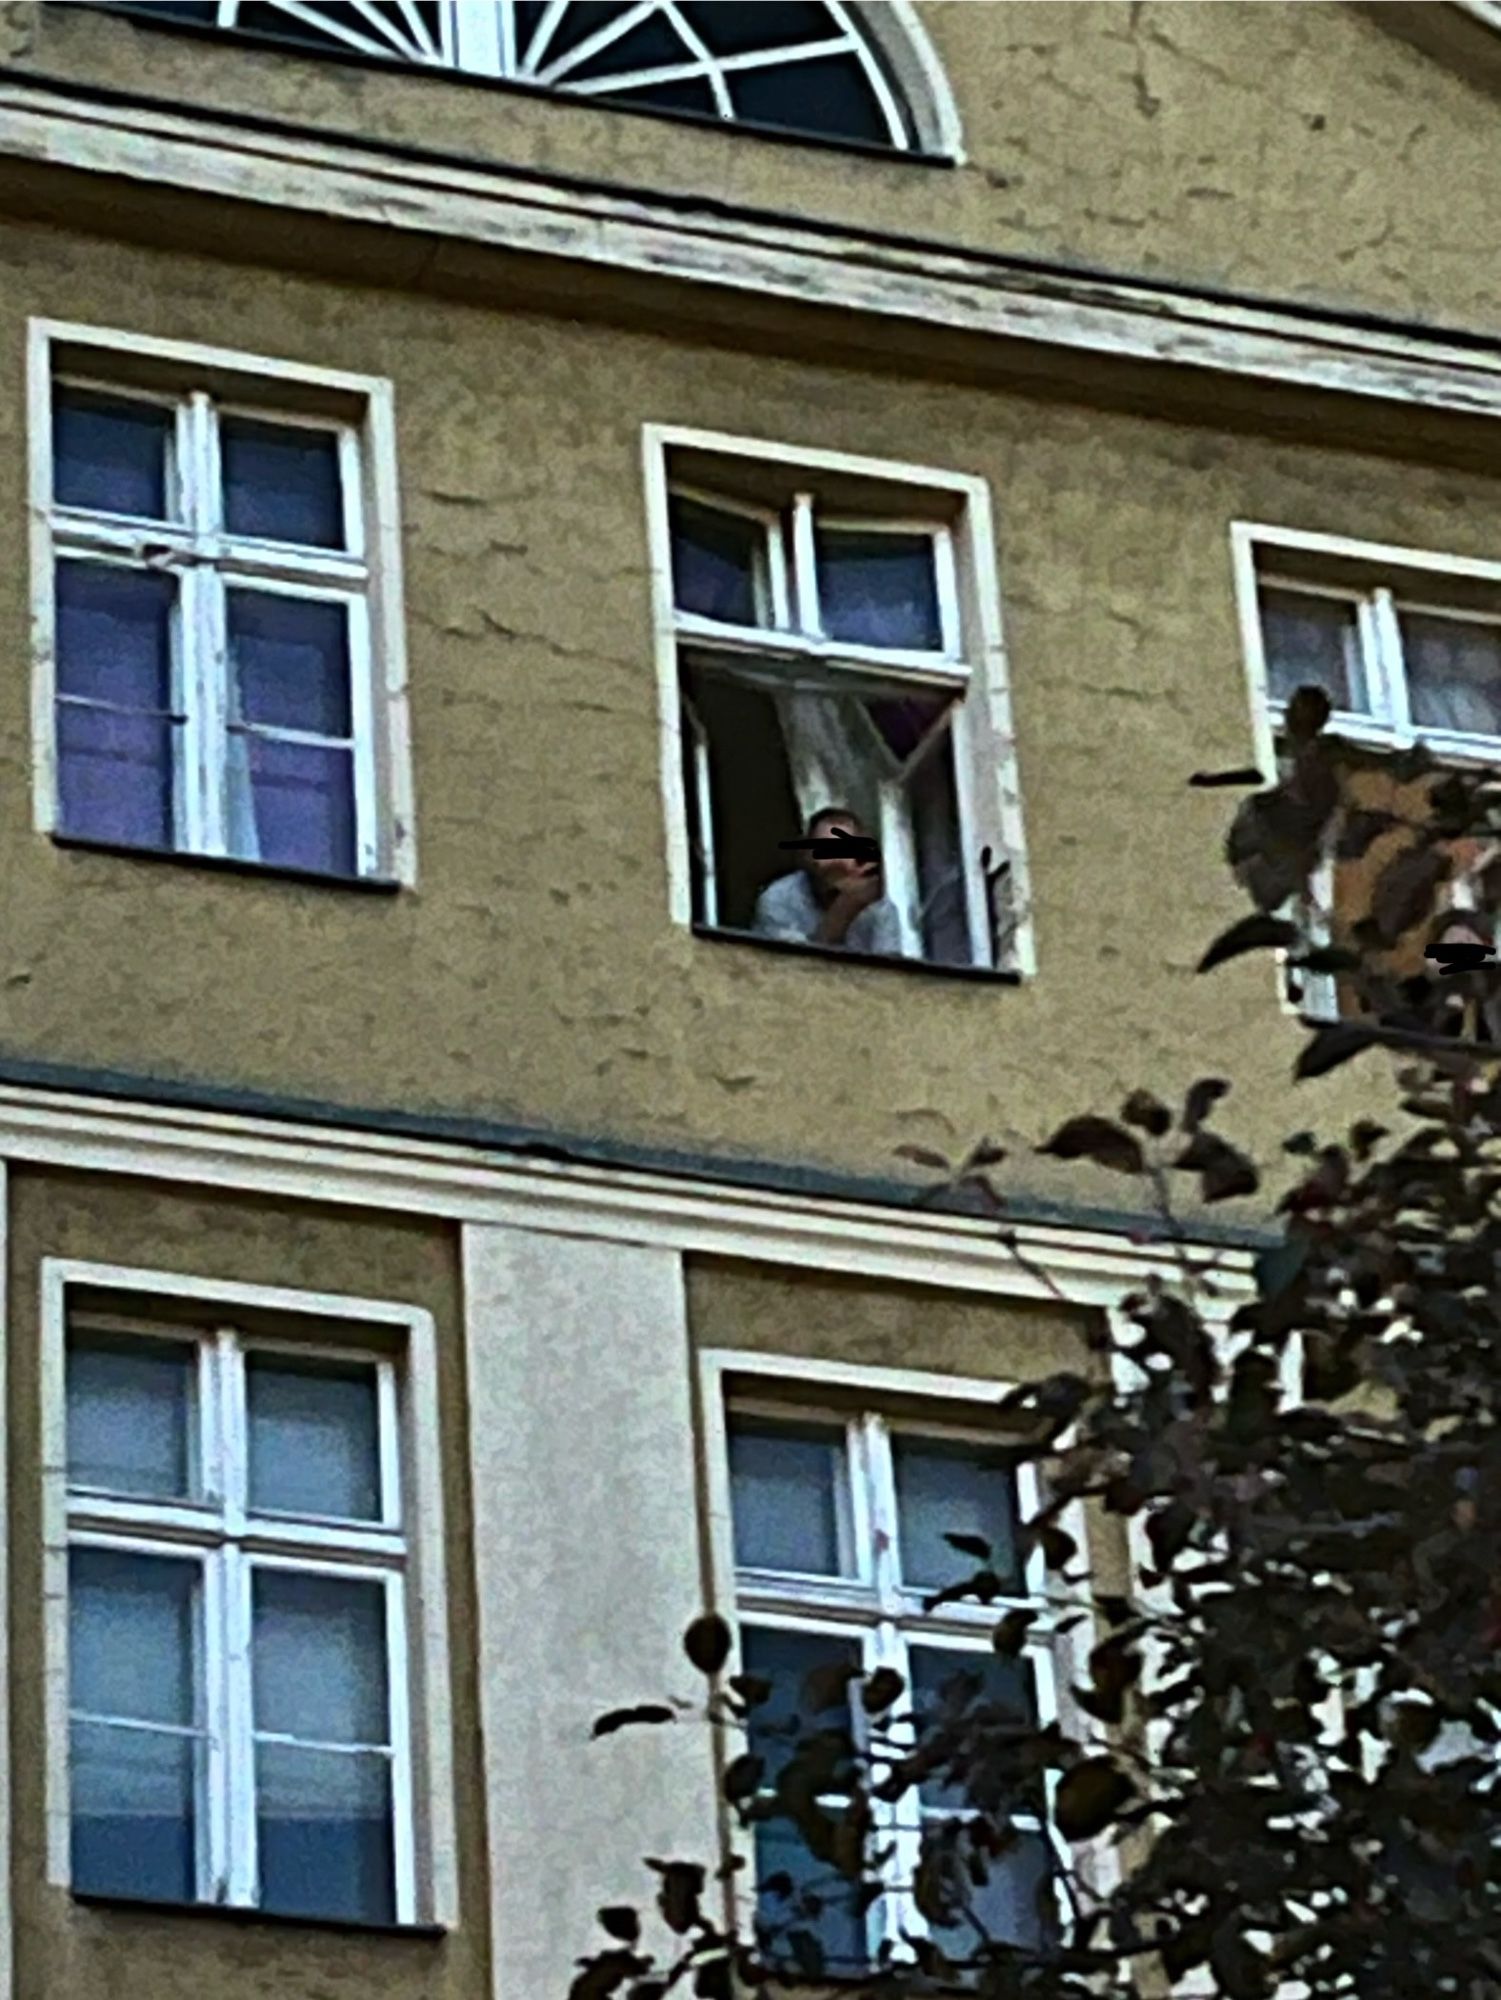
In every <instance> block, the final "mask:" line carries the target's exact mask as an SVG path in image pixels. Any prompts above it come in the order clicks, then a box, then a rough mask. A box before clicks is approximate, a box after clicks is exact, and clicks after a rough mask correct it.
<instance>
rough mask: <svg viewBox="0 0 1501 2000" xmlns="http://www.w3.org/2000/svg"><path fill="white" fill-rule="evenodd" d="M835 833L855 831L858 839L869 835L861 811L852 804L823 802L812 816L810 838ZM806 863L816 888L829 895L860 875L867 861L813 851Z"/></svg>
mask: <svg viewBox="0 0 1501 2000" xmlns="http://www.w3.org/2000/svg"><path fill="white" fill-rule="evenodd" d="M835 833H848V834H852V835H854V836H855V837H856V838H858V839H865V838H867V837H868V836H867V835H866V832H865V827H864V824H863V823H862V821H861V819H860V816H859V814H858V813H852V812H851V811H850V809H849V807H848V806H820V807H819V809H818V811H817V812H816V813H813V814H812V815H810V817H809V820H808V824H807V828H806V837H807V838H808V839H809V840H827V839H828V837H829V836H830V835H831V834H835ZM805 866H806V868H807V870H808V874H809V876H810V877H811V878H812V882H813V887H814V890H815V892H817V893H818V894H820V895H821V896H822V897H824V898H827V897H829V896H832V895H833V894H834V893H835V892H836V891H837V890H838V889H839V888H841V887H842V886H843V884H844V883H846V882H847V881H849V879H850V878H851V876H853V875H858V874H859V873H860V871H861V870H862V869H863V868H864V867H865V866H866V863H864V862H863V861H857V860H856V859H855V858H854V856H853V855H849V854H815V853H812V852H811V851H810V852H809V854H808V856H807V859H806V862H805Z"/></svg>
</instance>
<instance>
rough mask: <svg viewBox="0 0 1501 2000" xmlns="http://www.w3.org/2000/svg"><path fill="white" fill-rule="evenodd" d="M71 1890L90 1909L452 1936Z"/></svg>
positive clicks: (347, 1931)
mask: <svg viewBox="0 0 1501 2000" xmlns="http://www.w3.org/2000/svg"><path fill="white" fill-rule="evenodd" d="M70 1894H71V1895H72V1898H73V1901H74V1902H75V1903H81V1904H82V1905H83V1906H84V1907H85V1908H86V1909H97V1910H123V1911H126V1912H128V1913H131V1914H134V1915H136V1916H163V1917H172V1918H176V1917H208V1918H211V1919H212V1920H213V1921H214V1922H215V1923H231V1924H256V1925H268V1924H269V1925H285V1926H286V1928H287V1929H289V1930H303V1931H308V1930H312V1931H333V1932H335V1933H337V1934H339V1935H340V1936H346V1935H358V1936H360V1937H389V1938H411V1939H420V1940H423V1941H425V1942H428V1943H437V1942H441V1940H443V1939H444V1938H446V1937H447V1936H448V1932H447V1931H446V1930H445V1929H444V1927H443V1926H442V1925H441V1924H383V1923H378V1922H374V1921H372V1920H370V1919H369V1918H362V1917H307V1916H298V1915H294V1914H293V1913H292V1912H290V1911H281V1910H250V1909H241V1908H239V1907H237V1906H235V1905H233V1904H230V1903H177V1902H168V1901H165V1900H162V1901H159V1900H158V1899H157V1898H155V1897H152V1896H112V1895H106V1894H103V1893H101V1892H100V1891H97V1890H92V1889H73V1890H71V1891H70Z"/></svg>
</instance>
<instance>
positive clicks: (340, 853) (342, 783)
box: [247, 736, 357, 875]
mask: <svg viewBox="0 0 1501 2000" xmlns="http://www.w3.org/2000/svg"><path fill="white" fill-rule="evenodd" d="M247 749H248V755H249V773H250V797H251V809H252V812H253V815H254V822H255V839H256V851H255V855H254V858H255V859H257V860H260V861H265V862H268V863H270V864H271V865H272V866H274V867H282V868H310V869H316V870H318V871H319V872H320V873H323V874H329V875H353V874H355V873H356V872H357V871H356V867H355V837H354V759H353V756H352V754H351V753H350V751H348V750H347V749H326V748H325V747H324V746H323V745H322V744H317V743H279V742H275V741H273V740H270V739H268V738H266V737H264V736H251V737H250V738H249V739H248V741H247Z"/></svg>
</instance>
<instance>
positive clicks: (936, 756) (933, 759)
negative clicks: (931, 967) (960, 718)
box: [907, 740, 975, 965]
mask: <svg viewBox="0 0 1501 2000" xmlns="http://www.w3.org/2000/svg"><path fill="white" fill-rule="evenodd" d="M907 797H908V798H909V800H910V801H911V815H912V844H913V847H914V848H915V849H916V852H917V890H918V898H919V901H918V909H917V927H918V930H919V931H920V932H921V935H922V942H923V956H924V957H925V958H928V959H931V960H932V961H933V963H934V964H936V965H973V964H974V962H975V952H974V944H973V941H972V939H971V936H970V927H969V898H968V894H967V891H966V886H965V876H964V850H963V845H962V842H961V839H960V829H959V799H958V794H957V790H956V788H955V784H954V746H953V742H952V740H950V741H949V742H947V743H941V744H939V745H938V747H937V748H936V749H935V750H933V751H932V752H931V753H930V754H929V755H928V756H927V757H925V758H924V759H923V761H922V763H921V764H920V765H919V766H918V768H917V770H916V771H915V772H914V773H913V775H912V776H911V778H910V779H909V780H908V782H907Z"/></svg>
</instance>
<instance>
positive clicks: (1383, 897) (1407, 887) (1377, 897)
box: [1371, 844, 1451, 945]
mask: <svg viewBox="0 0 1501 2000" xmlns="http://www.w3.org/2000/svg"><path fill="white" fill-rule="evenodd" d="M1450 868H1451V863H1450V860H1449V857H1448V855H1446V854H1445V853H1444V852H1443V851H1442V850H1441V849H1440V848H1437V847H1429V846H1427V845H1424V844H1414V845H1413V846H1411V847H1406V848H1404V849H1403V850H1402V852H1401V853H1400V854H1398V855H1396V856H1395V857H1394V858H1393V859H1392V860H1391V861H1389V862H1388V863H1387V865H1386V866H1385V868H1383V869H1382V871H1381V873H1380V875H1379V876H1378V877H1377V879H1376V886H1375V888H1374V889H1373V890H1372V891H1371V921H1372V922H1373V924H1374V925H1375V927H1376V935H1377V937H1378V938H1379V940H1380V942H1381V943H1382V944H1387V945H1392V944H1395V943H1396V942H1397V940H1398V939H1399V938H1400V937H1402V936H1404V935H1405V934H1406V933H1407V932H1408V931H1410V930H1411V929H1412V927H1413V925H1414V924H1419V923H1422V922H1423V921H1424V919H1425V918H1429V917H1431V916H1432V915H1433V911H1434V904H1435V898H1436V895H1437V892H1438V886H1439V884H1440V882H1442V881H1444V880H1445V879H1446V878H1447V877H1448V875H1449V873H1450Z"/></svg>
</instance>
